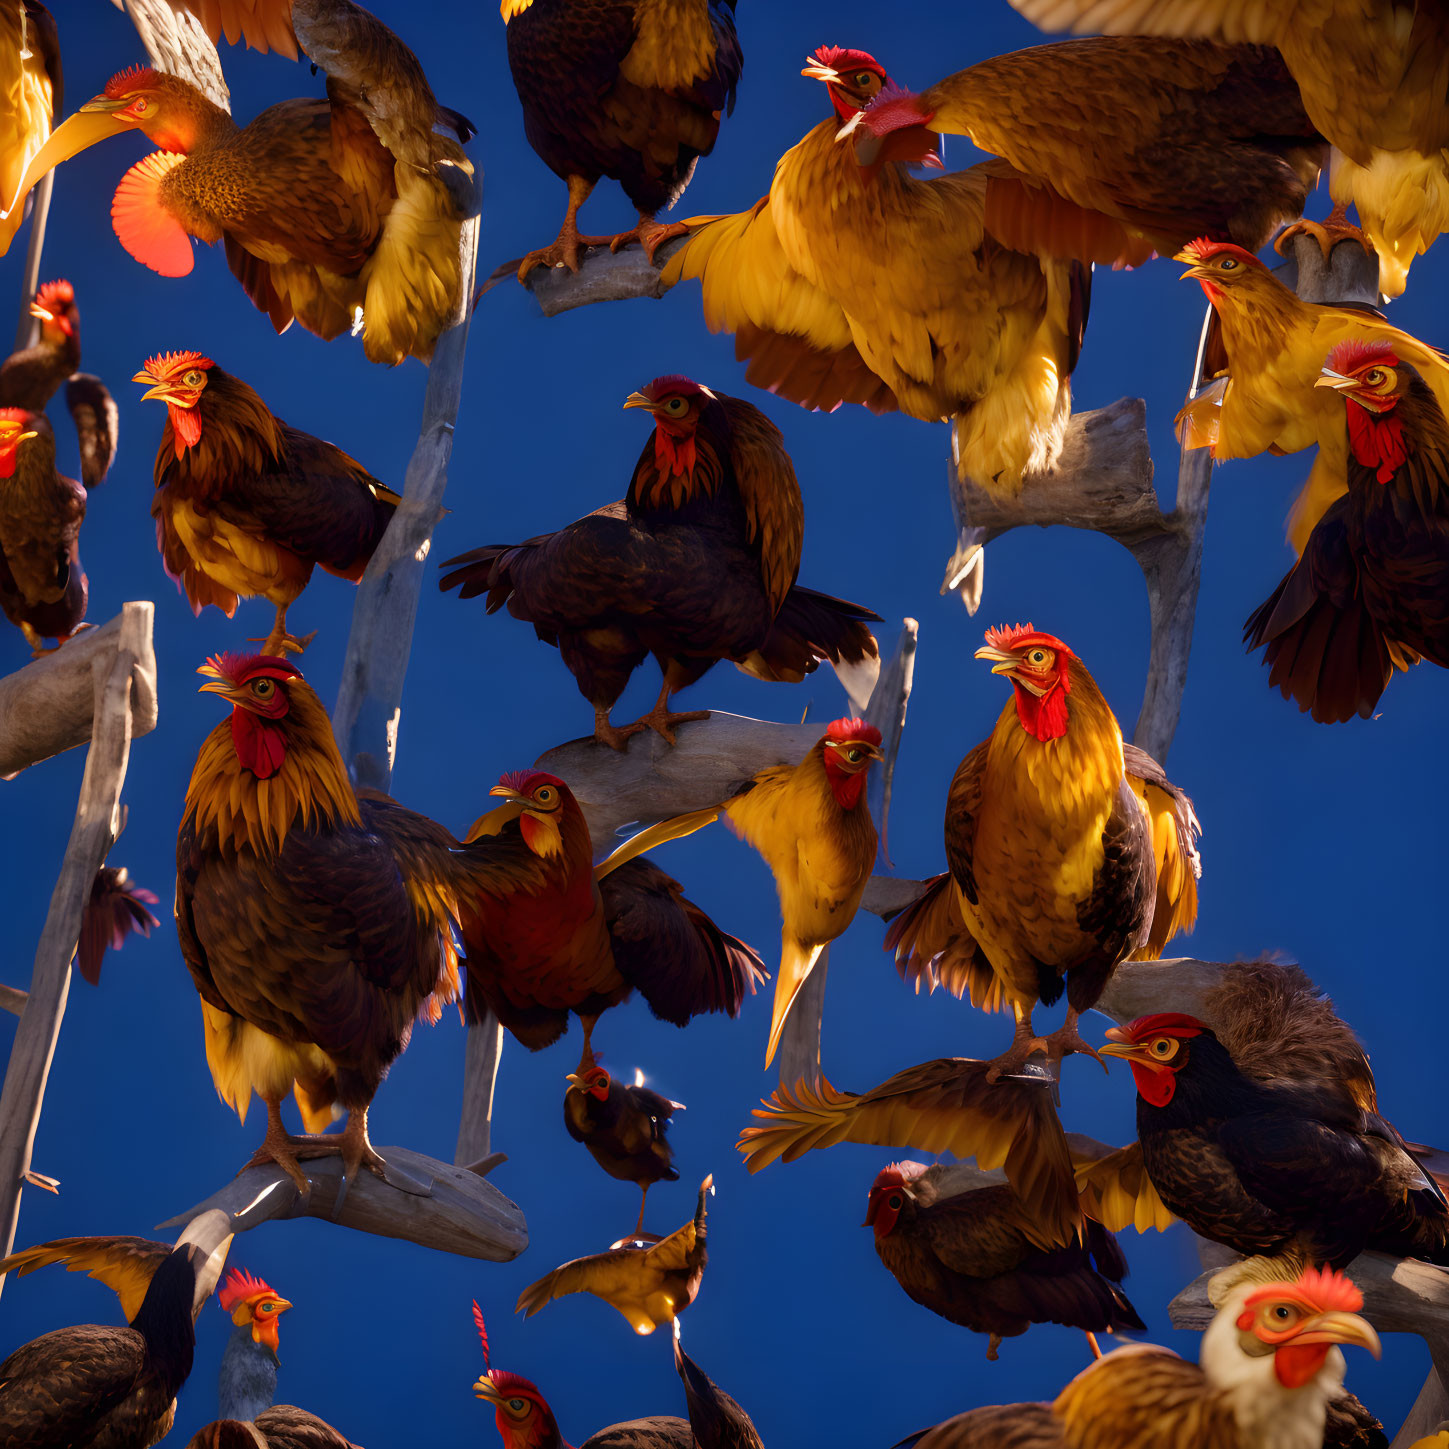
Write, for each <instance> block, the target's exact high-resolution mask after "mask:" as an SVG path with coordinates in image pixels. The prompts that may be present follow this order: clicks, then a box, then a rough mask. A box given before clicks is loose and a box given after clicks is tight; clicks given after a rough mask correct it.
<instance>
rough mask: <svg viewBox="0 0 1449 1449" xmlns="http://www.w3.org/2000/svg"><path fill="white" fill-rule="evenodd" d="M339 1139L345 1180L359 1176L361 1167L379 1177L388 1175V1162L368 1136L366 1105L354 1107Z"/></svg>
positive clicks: (349, 1180) (348, 1180)
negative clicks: (378, 1153)
mask: <svg viewBox="0 0 1449 1449" xmlns="http://www.w3.org/2000/svg"><path fill="white" fill-rule="evenodd" d="M338 1141H339V1142H340V1143H341V1150H342V1176H343V1180H344V1181H346V1182H349V1183H350V1182H351V1181H352V1180H353V1178H355V1177H356V1176H357V1170H358V1168H360V1167H365V1168H367V1169H368V1171H369V1172H374V1173H376V1174H377V1176H378V1177H381V1178H386V1177H387V1164H386V1163H385V1162H384V1161H383V1160H382V1158H381V1157H379V1156H378V1155H377V1153H376V1152H375V1151H374V1150H373V1146H372V1143H371V1142H369V1141H368V1138H367V1108H366V1107H354V1108H353V1109H352V1110H351V1111H350V1112H349V1113H348V1114H347V1126H346V1127H344V1128H343V1129H342V1135H341V1137H339V1138H338Z"/></svg>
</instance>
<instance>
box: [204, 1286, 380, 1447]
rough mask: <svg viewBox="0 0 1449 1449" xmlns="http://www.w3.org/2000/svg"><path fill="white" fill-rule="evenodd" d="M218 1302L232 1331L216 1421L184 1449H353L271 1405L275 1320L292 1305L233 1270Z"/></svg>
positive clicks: (309, 1418)
mask: <svg viewBox="0 0 1449 1449" xmlns="http://www.w3.org/2000/svg"><path fill="white" fill-rule="evenodd" d="M217 1299H218V1301H219V1302H220V1304H221V1309H222V1312H223V1313H227V1314H230V1316H231V1321H232V1323H233V1324H234V1325H235V1327H234V1328H233V1329H232V1332H231V1337H230V1338H229V1339H228V1340H227V1345H226V1351H225V1352H224V1353H223V1354H222V1356H221V1370H220V1372H219V1374H218V1376H217V1403H218V1407H219V1408H220V1410H221V1417H220V1418H219V1419H216V1420H214V1421H213V1422H212V1423H210V1424H207V1425H206V1426H205V1427H204V1428H201V1429H198V1430H197V1431H196V1433H195V1434H193V1435H192V1436H191V1439H190V1441H189V1443H188V1444H187V1449H358V1446H356V1445H354V1444H353V1443H352V1441H351V1440H349V1439H346V1438H344V1437H343V1436H342V1435H341V1434H339V1433H338V1432H337V1430H336V1429H334V1428H333V1427H332V1426H331V1425H330V1424H328V1423H327V1422H325V1421H324V1420H322V1419H319V1418H318V1417H317V1416H316V1414H311V1413H308V1411H307V1410H306V1409H298V1408H294V1407H293V1406H292V1405H291V1404H276V1403H273V1402H272V1401H273V1399H274V1398H275V1397H276V1392H277V1367H278V1360H277V1355H278V1353H279V1351H280V1335H279V1333H278V1320H279V1318H280V1317H281V1315H282V1314H283V1313H285V1312H286V1311H287V1310H288V1309H289V1308H290V1307H291V1306H292V1305H291V1303H289V1302H288V1301H287V1300H286V1299H285V1298H283V1297H282V1296H281V1295H280V1294H278V1293H276V1292H275V1291H274V1290H273V1289H272V1288H271V1287H269V1286H268V1285H267V1284H266V1283H264V1282H262V1280H261V1279H260V1278H254V1277H252V1275H251V1274H250V1273H245V1272H242V1271H241V1270H239V1269H232V1271H231V1272H230V1273H228V1274H227V1280H226V1283H225V1285H224V1286H223V1288H222V1289H221V1291H220V1293H218V1294H217Z"/></svg>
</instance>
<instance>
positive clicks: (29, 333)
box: [15, 171, 55, 352]
mask: <svg viewBox="0 0 1449 1449" xmlns="http://www.w3.org/2000/svg"><path fill="white" fill-rule="evenodd" d="M54 189H55V172H54V171H47V172H46V173H45V175H44V176H42V177H41V178H40V182H39V184H38V185H37V186H36V188H35V190H34V191H33V192H32V193H31V195H32V196H33V197H34V198H35V199H34V201H32V202H31V206H30V241H29V244H28V245H27V247H26V249H25V273H24V275H23V276H22V278H21V280H20V322H19V325H18V326H17V327H16V329H15V351H16V352H20V351H23V350H24V349H25V348H27V347H29V346H30V345H31V343H33V342H34V341H35V339H36V337H37V335H38V334H39V331H40V320H39V318H36V317H32V316H31V315H30V304H31V302H33V301H34V300H35V289H36V288H37V287H38V286H39V285H40V254H41V252H42V251H43V250H44V248H45V223H46V219H47V218H48V217H49V216H50V194H51V192H52V191H53V190H54Z"/></svg>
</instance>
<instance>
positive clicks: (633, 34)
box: [501, 0, 744, 281]
mask: <svg viewBox="0 0 1449 1449" xmlns="http://www.w3.org/2000/svg"><path fill="white" fill-rule="evenodd" d="M501 9H502V13H503V23H504V24H505V25H506V26H507V27H508V66H509V69H510V70H511V71H512V72H513V85H514V88H515V89H516V90H517V92H518V99H519V100H520V102H522V104H523V126H524V131H525V133H526V134H527V136H528V144H529V145H530V146H532V147H533V149H534V150H535V151H536V152H538V155H539V157H540V159H541V160H542V161H543V162H544V164H545V165H546V166H547V167H548V168H549V170H550V171H552V172H553V173H554V175H555V176H557V177H559V178H560V179H561V180H563V181H564V182H565V183H566V184H567V185H568V189H569V204H568V211H567V213H566V215H565V216H564V223H563V226H562V227H561V228H560V230H559V234H558V240H557V241H555V242H554V243H553V245H552V246H547V247H541V248H539V249H538V250H537V251H532V252H530V253H529V254H528V255H527V256H526V257H524V259H523V262H522V265H521V266H520V267H519V269H518V279H519V281H522V280H523V279H524V278H525V277H526V276H527V275H528V274H529V272H531V271H532V270H533V269H534V267H537V266H548V267H565V266H566V267H568V268H569V270H570V271H574V272H576V271H578V269H579V251H580V249H581V248H582V247H587V246H602V245H604V244H605V243H609V244H610V245H612V247H613V249H614V250H615V251H617V250H618V249H619V247H620V246H622V245H624V244H625V243H627V242H630V241H635V240H637V241H638V242H640V244H641V245H642V246H643V247H644V250H645V252H646V253H647V254H648V255H649V256H650V257H651V258H652V257H653V255H654V249H655V248H656V247H657V246H658V245H659V244H660V242H662V241H664V240H665V239H666V238H668V237H671V236H679V235H681V234H682V233H683V232H684V230H685V228H684V227H683V226H680V225H678V224H675V225H673V226H664V225H661V224H660V223H659V222H656V221H655V220H654V216H655V213H656V212H659V211H663V210H665V209H666V208H667V207H670V206H673V205H674V203H675V202H676V201H678V200H679V198H680V197H681V196H682V195H683V194H684V188H685V187H686V186H688V185H689V180H690V177H692V176H693V175H694V168H695V164H696V162H697V161H698V160H699V158H700V157H701V156H708V155H709V153H710V152H711V151H713V150H714V143H715V138H716V137H717V136H718V135H719V125H720V114H721V112H724V111H733V110H734V107H735V87H736V86H737V85H738V84H739V79H740V72H741V70H742V69H743V66H744V57H743V55H742V54H741V52H740V45H739V39H738V37H737V36H736V34H735V13H734V12H735V0H674V3H672V4H670V5H667V6H665V5H659V4H656V3H652V0H502V4H501ZM601 176H608V177H610V178H612V179H613V180H615V181H617V182H618V183H619V184H620V186H621V187H623V189H624V194H625V195H626V196H627V197H628V198H629V200H630V202H631V203H632V204H633V206H634V207H635V208H636V209H637V210H638V212H639V224H638V226H636V227H635V228H634V229H633V230H632V231H627V232H622V233H620V234H619V235H618V236H615V237H613V238H610V237H606V236H605V237H590V236H580V234H579V230H578V224H577V221H576V217H577V215H578V210H579V207H580V206H582V205H583V204H584V202H585V201H587V200H588V197H589V193H590V192H591V191H592V190H593V189H594V187H595V186H596V185H597V184H598V181H599V178H600V177H601Z"/></svg>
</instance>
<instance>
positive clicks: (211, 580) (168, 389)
mask: <svg viewBox="0 0 1449 1449" xmlns="http://www.w3.org/2000/svg"><path fill="white" fill-rule="evenodd" d="M133 381H135V382H143V383H147V384H149V386H148V388H147V390H146V391H145V392H144V393H143V394H142V398H143V400H144V399H153V398H154V399H158V400H159V401H162V402H164V403H165V404H166V424H165V426H164V427H163V428H162V430H161V445H160V447H159V448H158V449H157V452H156V492H155V493H154V494H153V495H152V499H151V516H152V517H153V518H154V519H155V520H156V543H157V547H158V548H159V549H160V550H161V562H162V565H163V566H164V568H165V569H166V572H167V574H169V575H170V577H171V578H173V579H174V580H175V581H176V586H177V588H178V589H180V590H181V591H182V592H183V593H184V594H185V596H186V601H187V603H189V604H190V605H191V610H192V613H194V614H200V613H201V611H202V609H203V608H205V607H206V605H207V604H214V605H215V606H216V607H217V608H219V609H220V610H221V611H222V612H223V613H224V614H225V615H226V616H227V617H228V618H230V617H231V616H232V614H234V613H235V612H236V606H237V600H238V598H251V597H253V596H254V595H257V594H261V595H262V596H263V597H265V598H266V599H267V601H268V602H269V603H271V604H272V605H273V607H274V608H275V609H276V611H277V617H276V623H275V625H274V626H273V628H272V632H271V634H270V636H269V637H268V640H267V650H268V652H270V653H274V654H275V653H280V652H282V651H283V650H287V651H296V650H298V649H300V648H301V647H302V646H303V643H304V641H301V640H297V639H294V638H293V637H292V636H291V635H290V634H288V633H287V610H288V608H289V607H290V606H291V605H292V604H293V603H295V602H296V600H297V598H298V597H299V596H300V595H301V593H302V591H303V589H305V588H306V587H307V582H308V580H309V579H310V578H311V577H312V569H313V568H314V566H317V565H320V566H321V567H322V568H323V569H325V570H326V571H327V572H328V573H330V574H336V575H337V576H338V577H339V578H344V579H350V580H352V582H353V583H356V582H357V580H358V579H360V578H361V577H362V573H363V570H364V569H365V568H366V567H367V563H368V560H369V559H370V558H371V557H372V555H373V551H374V550H375V549H376V548H377V546H378V544H379V543H380V542H381V541H382V536H383V534H384V533H385V532H386V531H387V526H388V524H389V522H391V520H392V516H393V514H394V513H395V512H396V510H397V505H398V503H399V502H400V501H401V500H400V499H399V497H398V495H397V494H396V493H394V492H393V491H392V489H390V488H388V487H386V486H385V485H383V484H382V483H379V482H378V481H377V479H376V478H374V477H373V476H372V475H371V474H370V473H368V472H367V471H366V469H364V468H363V467H362V465H361V464H360V463H358V462H357V461H356V460H355V459H353V458H350V457H348V455H347V454H346V453H344V452H343V451H342V450H341V449H340V448H336V447H334V446H333V445H332V444H331V443H324V442H323V441H322V440H321V439H320V438H314V437H312V435H311V434H310V433H303V432H300V431H298V429H296V428H294V427H291V426H290V425H289V424H287V423H284V422H283V421H282V420H281V419H280V418H278V417H276V416H274V415H273V414H272V413H271V412H270V411H269V410H268V408H267V405H266V404H265V403H264V402H263V401H262V400H261V398H260V397H258V396H257V394H256V393H255V392H254V391H253V390H252V389H251V388H250V387H248V386H247V384H246V383H244V382H243V381H242V380H241V379H240V378H239V377H233V376H232V375H231V374H230V373H229V372H223V371H222V369H221V368H219V367H218V366H217V365H216V364H215V363H214V362H213V361H212V360H211V359H210V358H209V357H203V356H202V355H201V354H200V353H199V352H166V353H161V354H159V355H158V356H156V357H152V358H148V359H147V362H146V365H145V367H144V368H143V369H142V370H141V371H140V372H138V373H137V374H136V376H135V378H134V379H133Z"/></svg>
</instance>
